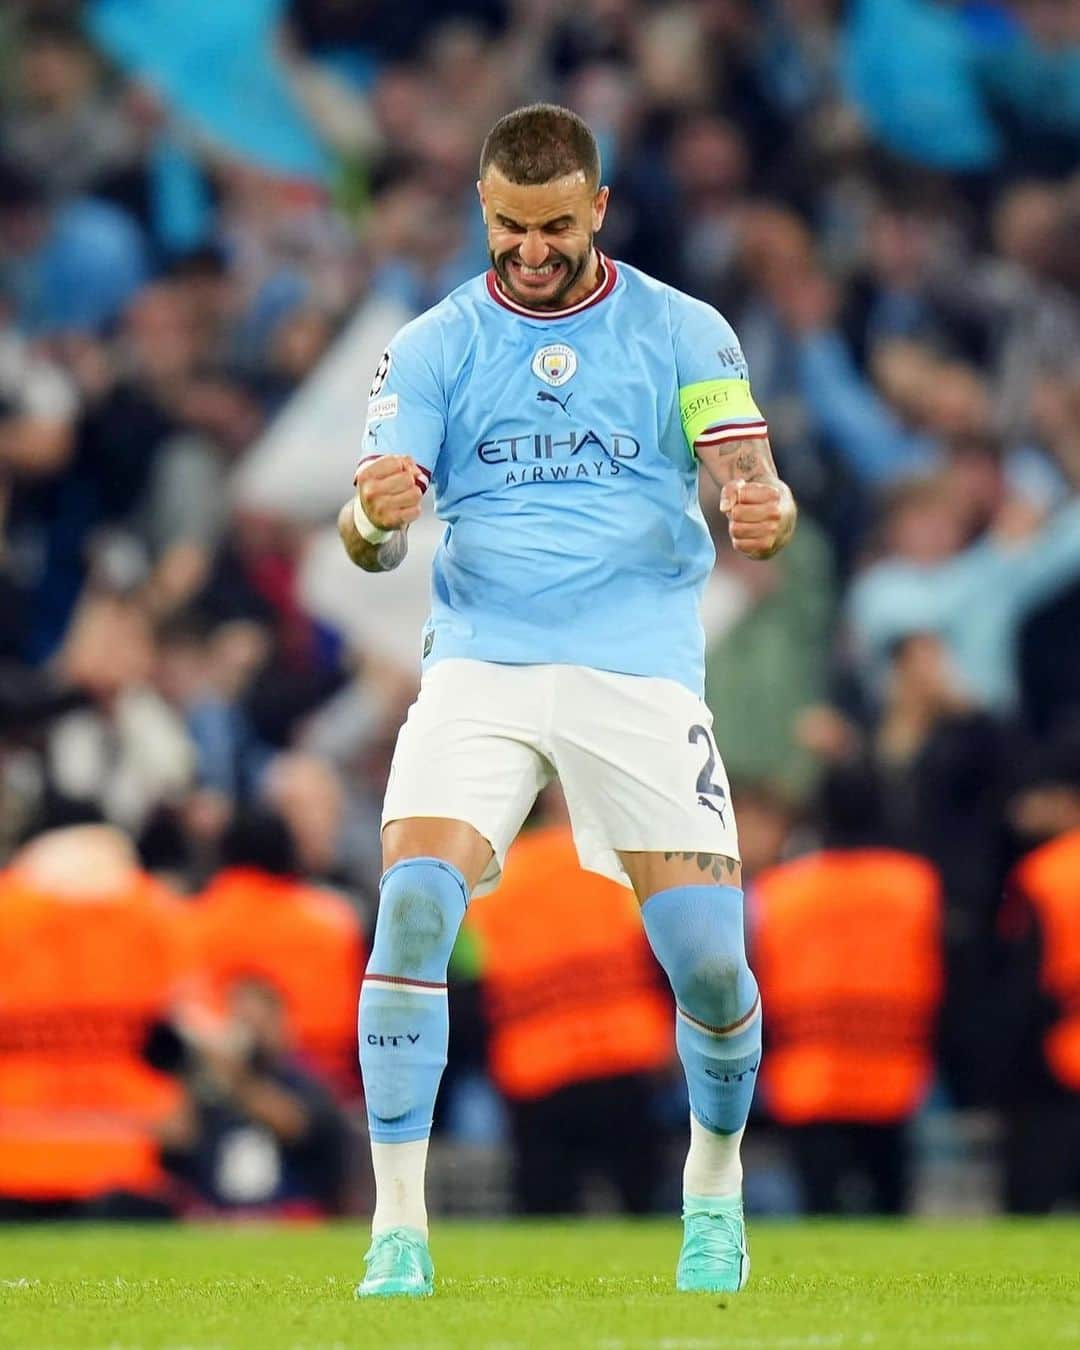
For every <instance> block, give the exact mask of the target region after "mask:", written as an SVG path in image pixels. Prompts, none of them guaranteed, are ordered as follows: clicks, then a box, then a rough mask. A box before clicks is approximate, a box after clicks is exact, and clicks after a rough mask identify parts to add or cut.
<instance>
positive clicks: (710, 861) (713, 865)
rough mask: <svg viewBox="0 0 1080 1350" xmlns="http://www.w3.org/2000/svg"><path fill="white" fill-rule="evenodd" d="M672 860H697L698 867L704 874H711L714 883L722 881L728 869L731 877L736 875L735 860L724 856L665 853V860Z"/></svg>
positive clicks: (715, 854)
mask: <svg viewBox="0 0 1080 1350" xmlns="http://www.w3.org/2000/svg"><path fill="white" fill-rule="evenodd" d="M672 858H681V859H682V860H683V862H689V861H690V860H691V858H696V859H697V865H698V867H699V868H700V869H701V870H702V871H703V872H709V873H710V874H711V875H712V879H713V881H720V880H721V879H722V878H723V875H724V871H725V869H726V871H727V874H728V876H729V877H733V876H734V875H735V868H736V866H737V864H736V862H735V859H734V858H728V857H726V856H725V855H723V854H717V853H694V852H690V853H665V854H664V860H665V861H666V862H670V861H671V860H672Z"/></svg>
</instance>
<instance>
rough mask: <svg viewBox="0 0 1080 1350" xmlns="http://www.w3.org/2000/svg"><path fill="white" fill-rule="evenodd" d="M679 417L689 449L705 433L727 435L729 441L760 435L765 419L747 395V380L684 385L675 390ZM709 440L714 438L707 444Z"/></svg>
mask: <svg viewBox="0 0 1080 1350" xmlns="http://www.w3.org/2000/svg"><path fill="white" fill-rule="evenodd" d="M679 413H680V416H681V418H682V428H683V435H684V436H685V437H686V441H687V444H688V445H689V446H690V447H691V449H692V448H693V446H694V443H695V442H696V441H698V440H700V439H701V438H702V433H703V432H705V431H709V432H710V433H712V432H714V431H719V432H725V433H728V434H727V436H726V439H729V440H730V439H737V438H738V436H739V435H745V436H753V435H758V436H760V435H763V434H764V430H763V428H764V426H765V419H764V418H763V417H762V416H761V413H760V412H759V411H758V407H757V404H756V403H755V402H754V399H753V395H752V394H751V393H750V382H749V381H748V380H700V381H699V382H698V383H697V384H688V385H684V386H683V388H682V389H680V390H679ZM740 423H741V424H742V425H741V426H738V425H736V424H740ZM713 439H716V437H714V436H713V435H712V434H710V436H709V437H708V440H710V441H711V440H713Z"/></svg>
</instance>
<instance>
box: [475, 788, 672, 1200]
mask: <svg viewBox="0 0 1080 1350" xmlns="http://www.w3.org/2000/svg"><path fill="white" fill-rule="evenodd" d="M543 810H544V812H545V815H546V818H547V823H545V824H537V825H535V826H534V827H533V828H532V829H530V830H529V831H528V832H527V833H526V834H525V835H524V836H523V837H522V838H521V839H520V840H519V841H518V843H517V844H516V845H515V847H514V849H513V850H512V851H511V853H510V855H509V857H508V860H507V866H506V871H505V873H504V876H503V880H502V882H501V883H500V885H499V888H498V889H497V890H496V891H495V892H494V893H493V894H492V895H490V896H487V897H485V898H483V899H482V900H479V901H478V902H477V903H476V905H475V906H474V907H472V908H470V910H469V913H468V916H467V918H466V922H465V925H464V929H463V937H462V940H461V944H460V947H459V950H458V952H457V954H456V956H455V967H456V970H457V973H458V974H459V975H461V974H463V973H464V972H465V971H466V970H467V971H468V972H469V973H470V974H471V976H472V977H473V979H475V980H476V981H477V983H478V987H479V996H480V1002H481V1008H482V1012H483V1020H484V1024H485V1026H486V1031H487V1059H488V1065H489V1069H490V1073H491V1077H492V1080H493V1081H494V1083H495V1086H496V1087H497V1088H498V1089H499V1091H500V1092H501V1093H502V1094H503V1096H504V1097H505V1099H506V1102H507V1105H508V1109H509V1118H510V1131H511V1140H512V1149H513V1164H514V1174H513V1193H514V1205H515V1209H516V1210H517V1211H518V1212H519V1213H522V1214H567V1213H572V1212H576V1211H579V1210H581V1209H582V1208H583V1206H584V1203H585V1199H586V1195H587V1193H588V1188H589V1183H590V1181H592V1180H594V1179H595V1178H603V1179H604V1180H605V1181H606V1182H607V1183H608V1185H609V1186H610V1187H611V1188H612V1189H613V1191H614V1193H615V1197H616V1199H617V1203H618V1204H619V1206H620V1207H621V1208H622V1209H624V1210H626V1211H627V1212H629V1213H631V1214H642V1213H646V1212H648V1211H649V1210H650V1209H652V1208H653V1206H654V1203H655V1191H656V1179H657V1174H658V1172H659V1164H660V1155H659V1145H660V1142H661V1139H660V1135H659V1133H658V1130H657V1126H656V1120H655V1097H656V1094H657V1087H658V1080H659V1077H660V1075H661V1074H662V1073H664V1071H666V1070H667V1069H668V1068H669V1067H670V1065H671V1063H672V1059H673V1053H674V1045H673V1043H672V1035H671V999H670V996H669V994H668V993H667V990H666V989H665V988H664V984H663V976H662V972H661V971H660V969H659V967H658V966H657V964H656V961H655V959H654V957H653V955H652V953H651V951H650V950H649V945H648V942H647V941H646V939H645V934H644V931H643V929H642V927H641V920H640V916H639V914H638V907H637V905H636V904H635V903H634V900H633V897H632V896H631V895H630V893H629V892H628V891H627V890H626V889H625V888H624V887H622V886H619V885H617V884H616V883H615V882H612V881H609V880H607V879H606V878H604V877H599V876H597V875H595V874H594V873H590V872H585V871H583V870H582V869H581V866H580V864H579V862H578V859H577V854H576V853H575V851H574V841H573V837H572V835H571V833H570V830H569V827H568V825H567V824H566V823H565V808H563V809H562V810H561V811H559V809H558V808H557V807H554V806H553V805H552V804H551V802H550V800H549V803H548V805H547V806H546V807H545V808H543ZM560 817H561V818H560ZM615 1120H618V1121H619V1128H618V1129H617V1130H615V1131H613V1130H612V1129H611V1123H612V1121H615Z"/></svg>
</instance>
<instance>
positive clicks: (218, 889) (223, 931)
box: [190, 811, 364, 1096]
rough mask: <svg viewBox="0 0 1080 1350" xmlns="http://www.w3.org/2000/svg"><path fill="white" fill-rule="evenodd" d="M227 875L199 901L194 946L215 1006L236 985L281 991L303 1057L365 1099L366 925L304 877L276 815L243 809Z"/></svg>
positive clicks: (225, 848) (230, 835)
mask: <svg viewBox="0 0 1080 1350" xmlns="http://www.w3.org/2000/svg"><path fill="white" fill-rule="evenodd" d="M221 861H222V866H221V870H220V871H219V872H218V873H217V875H216V876H215V877H214V878H213V879H212V880H211V881H210V884H209V885H208V886H207V887H206V889H205V890H204V891H203V892H202V894H201V895H199V896H198V897H197V898H196V899H195V900H194V901H193V902H192V904H191V908H190V922H191V930H192V944H193V951H194V954H195V959H196V961H197V963H198V967H199V971H200V974H201V977H202V980H203V981H204V984H205V992H206V995H207V998H208V1001H209V1006H210V1007H211V1008H217V1009H219V1010H220V1009H223V1008H225V1007H226V1006H227V1002H228V995H229V990H230V989H231V988H232V986H233V984H234V983H235V981H236V980H238V979H240V978H242V977H247V976H250V977H252V978H256V979H259V980H262V981H264V982H266V983H267V984H269V985H271V986H272V987H273V988H274V989H276V990H277V991H278V993H279V996H280V998H281V1000H282V1005H283V1016H284V1017H285V1020H286V1021H287V1023H288V1025H289V1027H290V1028H291V1029H292V1033H293V1035H294V1036H295V1042H296V1049H297V1052H298V1053H300V1054H301V1055H303V1056H304V1057H305V1058H306V1059H307V1061H308V1062H309V1063H310V1065H311V1067H312V1069H313V1071H317V1072H318V1073H319V1074H321V1075H322V1077H323V1078H324V1079H325V1081H326V1082H327V1083H329V1084H331V1085H332V1086H333V1088H334V1090H335V1091H336V1092H337V1093H338V1094H339V1095H341V1096H348V1095H355V1094H356V1091H357V1087H358V1084H357V1072H356V990H357V987H358V986H359V981H360V972H361V970H362V969H363V959H364V954H363V949H362V937H361V932H360V925H359V922H358V921H357V918H356V915H355V914H354V912H353V910H352V909H351V907H350V906H349V905H348V903H347V902H346V901H345V900H344V899H342V898H341V896H339V895H335V894H333V893H332V892H330V891H326V890H322V889H320V888H317V887H315V886H313V885H311V884H309V883H307V882H304V881H302V880H301V879H300V875H299V873H300V868H299V864H298V862H297V858H296V853H295V846H294V843H293V838H292V835H291V833H290V831H289V829H288V828H287V826H286V825H285V824H284V822H283V821H282V820H281V819H280V818H278V817H276V816H274V815H271V814H270V813H269V812H265V811H263V812H257V811H241V812H239V813H238V814H237V816H236V818H235V819H234V820H233V821H232V823H231V824H230V825H229V826H228V828H227V829H226V831H225V833H224V837H223V839H222V845H221Z"/></svg>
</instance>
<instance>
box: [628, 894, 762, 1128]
mask: <svg viewBox="0 0 1080 1350" xmlns="http://www.w3.org/2000/svg"><path fill="white" fill-rule="evenodd" d="M641 913H642V918H643V919H644V922H645V932H646V935H647V936H648V939H649V943H650V944H651V946H652V949H653V952H654V953H655V954H656V959H657V960H658V961H659V962H660V964H661V965H662V966H663V968H664V970H665V971H666V972H667V977H668V979H669V980H670V981H671V988H672V991H673V992H674V994H675V1003H676V1005H677V1009H678V1011H677V1015H676V1023H675V1045H676V1048H677V1049H678V1051H679V1058H680V1059H681V1060H682V1065H683V1069H684V1070H685V1072H686V1083H687V1087H688V1089H689V1093H690V1110H691V1111H692V1112H693V1113H694V1115H695V1117H696V1118H697V1120H698V1121H699V1122H700V1123H701V1124H702V1125H703V1126H704V1127H705V1129H707V1130H711V1131H712V1132H713V1133H714V1134H734V1133H735V1132H736V1131H737V1130H741V1129H742V1127H743V1126H744V1125H745V1124H746V1119H747V1116H748V1115H749V1114H750V1101H751V1098H752V1097H753V1095H754V1083H755V1081H756V1078H757V1070H758V1065H759V1063H760V1062H761V1016H760V1001H759V999H758V988H757V981H756V980H755V979H754V977H753V975H752V974H751V973H750V967H749V966H748V965H747V963H746V944H745V941H744V939H743V893H742V891H741V890H739V889H738V888H737V887H735V886H678V887H674V888H673V889H672V890H669V891H659V892H658V893H657V894H656V895H653V896H650V898H649V899H648V900H646V902H645V904H644V905H643V906H642V909H641Z"/></svg>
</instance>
